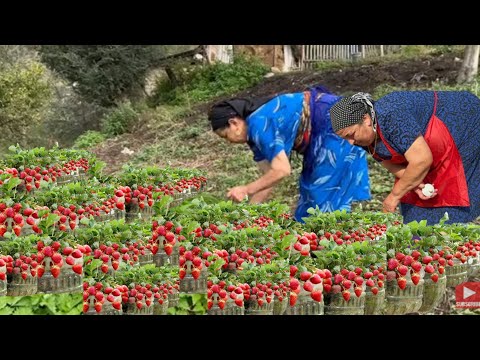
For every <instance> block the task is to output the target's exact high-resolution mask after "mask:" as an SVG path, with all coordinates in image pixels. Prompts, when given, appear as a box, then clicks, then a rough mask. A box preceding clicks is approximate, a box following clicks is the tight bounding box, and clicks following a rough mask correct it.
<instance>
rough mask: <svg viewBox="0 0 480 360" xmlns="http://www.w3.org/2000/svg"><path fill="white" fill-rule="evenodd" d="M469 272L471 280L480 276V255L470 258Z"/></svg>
mask: <svg viewBox="0 0 480 360" xmlns="http://www.w3.org/2000/svg"><path fill="white" fill-rule="evenodd" d="M467 262H468V271H467V275H468V278H469V279H473V278H475V277H477V276H478V275H480V253H478V254H477V256H476V257H469V258H468V261H467Z"/></svg>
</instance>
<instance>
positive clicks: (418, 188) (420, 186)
mask: <svg viewBox="0 0 480 360" xmlns="http://www.w3.org/2000/svg"><path fill="white" fill-rule="evenodd" d="M432 185H433V184H432ZM424 187H425V184H424V183H423V182H422V183H420V185H418V186H417V187H416V188H415V189H414V191H415V193H416V194H417V195H418V197H419V198H420V199H422V200H428V199H431V198H433V197H435V196H437V194H438V189H434V190H433V194H432V195H430V196H425V194H424V193H423V192H422V189H423V188H424Z"/></svg>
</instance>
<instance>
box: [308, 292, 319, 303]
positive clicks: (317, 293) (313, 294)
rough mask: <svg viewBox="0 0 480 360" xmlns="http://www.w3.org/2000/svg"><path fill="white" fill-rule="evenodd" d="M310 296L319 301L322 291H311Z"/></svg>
mask: <svg viewBox="0 0 480 360" xmlns="http://www.w3.org/2000/svg"><path fill="white" fill-rule="evenodd" d="M310 297H311V298H312V299H313V300H315V301H317V302H320V301H322V292H321V291H318V290H317V291H312V293H311V294H310Z"/></svg>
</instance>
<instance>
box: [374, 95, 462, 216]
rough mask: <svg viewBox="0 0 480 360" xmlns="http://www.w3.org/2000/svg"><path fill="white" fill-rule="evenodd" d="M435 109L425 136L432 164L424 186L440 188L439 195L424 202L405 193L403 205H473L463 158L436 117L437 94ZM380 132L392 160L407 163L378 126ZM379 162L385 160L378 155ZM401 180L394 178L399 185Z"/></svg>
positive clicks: (409, 193) (411, 193) (424, 180)
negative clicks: (431, 156) (432, 185)
mask: <svg viewBox="0 0 480 360" xmlns="http://www.w3.org/2000/svg"><path fill="white" fill-rule="evenodd" d="M434 95H435V103H434V106H433V114H432V117H431V118H430V120H429V122H428V125H427V131H426V132H425V134H424V135H423V137H424V138H425V141H426V142H427V144H428V147H429V148H430V150H431V151H432V155H433V162H432V166H431V167H430V170H429V172H428V174H427V175H426V176H425V179H423V183H425V184H427V183H430V184H434V186H435V188H436V189H438V193H437V196H435V197H434V198H432V199H428V200H422V199H420V198H419V197H418V195H417V194H416V193H415V192H414V191H413V190H412V191H409V192H408V193H406V194H405V195H404V196H403V197H402V198H401V200H400V201H401V202H402V203H405V204H411V205H415V206H419V207H425V208H431V207H444V206H470V200H469V196H468V188H467V180H466V178H465V171H464V169H463V163H462V158H461V157H460V154H459V152H458V149H457V146H456V145H455V141H454V140H453V138H452V135H451V134H450V131H449V130H448V128H447V127H446V126H445V124H444V123H443V122H442V120H440V119H439V118H438V117H437V116H436V115H435V114H436V110H437V93H436V92H435V93H434ZM377 132H378V135H379V136H380V139H381V140H382V142H383V143H384V144H385V146H386V147H387V149H388V151H389V152H390V153H391V154H392V159H391V160H390V161H391V162H392V163H394V164H405V163H407V159H405V157H404V156H403V155H400V154H399V153H397V152H396V151H395V150H394V149H393V148H392V147H391V146H390V145H389V144H388V143H387V141H386V140H385V138H384V137H383V136H382V133H381V131H380V127H379V126H378V123H377ZM374 157H375V159H377V160H380V161H382V160H385V159H382V158H380V156H378V155H377V154H375V155H374ZM397 181H398V178H396V179H395V183H397Z"/></svg>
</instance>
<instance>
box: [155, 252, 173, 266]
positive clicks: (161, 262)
mask: <svg viewBox="0 0 480 360" xmlns="http://www.w3.org/2000/svg"><path fill="white" fill-rule="evenodd" d="M172 255H173V253H172ZM153 263H154V264H155V266H156V267H162V266H168V265H171V257H170V256H168V255H167V254H166V253H165V251H164V250H158V252H157V253H156V254H155V255H153ZM177 265H178V264H177Z"/></svg>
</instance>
